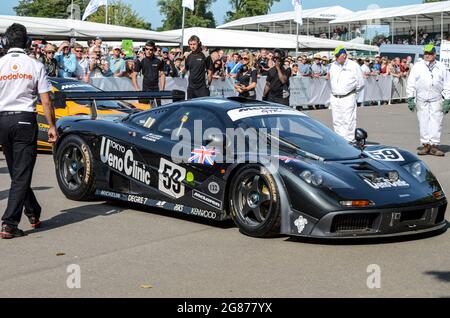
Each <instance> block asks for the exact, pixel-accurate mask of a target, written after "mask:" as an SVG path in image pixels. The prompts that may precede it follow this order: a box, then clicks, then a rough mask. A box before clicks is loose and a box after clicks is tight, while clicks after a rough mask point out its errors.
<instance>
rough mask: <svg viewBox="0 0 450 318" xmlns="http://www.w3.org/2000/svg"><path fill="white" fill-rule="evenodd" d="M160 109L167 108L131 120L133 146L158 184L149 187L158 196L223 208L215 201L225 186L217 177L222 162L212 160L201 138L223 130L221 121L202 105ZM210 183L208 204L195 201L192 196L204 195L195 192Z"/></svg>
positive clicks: (212, 156)
mask: <svg viewBox="0 0 450 318" xmlns="http://www.w3.org/2000/svg"><path fill="white" fill-rule="evenodd" d="M160 109H167V110H164V112H165V115H164V116H160V117H159V118H156V116H152V115H153V114H155V115H156V114H157V113H158V109H155V110H153V111H149V112H146V113H147V114H148V115H149V116H148V117H146V116H142V118H139V119H138V118H137V117H139V116H140V115H138V116H135V117H136V118H134V120H133V121H132V123H131V127H133V129H134V133H135V140H136V142H135V145H136V146H138V147H139V151H140V152H141V153H142V154H143V156H144V158H146V161H147V162H148V163H149V164H150V165H151V166H152V169H153V170H154V171H155V173H157V175H158V182H157V184H156V182H155V183H153V182H152V186H153V187H155V188H156V189H157V190H158V191H159V195H160V196H159V198H160V199H164V200H168V201H169V202H175V203H178V204H183V205H188V206H191V207H194V206H197V205H200V206H201V207H202V208H205V209H206V208H208V207H209V208H213V207H214V208H216V209H217V210H220V211H222V207H223V204H222V200H220V202H218V201H219V200H218V199H217V197H220V195H221V191H220V189H222V188H224V186H223V185H221V183H222V182H223V181H221V178H220V175H221V171H222V165H221V164H218V163H216V162H215V155H214V152H211V149H210V148H209V146H208V141H206V140H203V138H202V137H203V134H204V132H205V131H206V130H207V129H209V128H215V129H216V131H224V130H225V127H224V124H223V122H222V120H221V119H220V117H219V116H218V115H217V114H216V113H214V112H212V111H210V110H207V109H204V108H203V107H201V106H183V105H181V106H178V107H165V108H164V107H163V108H160ZM172 109H173V111H172ZM194 136H197V138H194ZM208 151H209V153H208ZM202 152H203V153H202ZM210 183H211V185H210V186H209V187H210V188H211V190H212V191H211V192H212V193H209V194H208V195H210V194H213V195H214V196H215V197H214V198H209V199H207V200H206V201H207V202H208V203H209V205H208V204H206V205H205V204H204V203H202V202H201V200H195V196H197V197H200V198H201V199H204V198H205V196H203V195H199V193H198V192H202V193H203V192H205V191H206V189H207V188H208V185H209V184H210ZM203 201H205V200H203Z"/></svg>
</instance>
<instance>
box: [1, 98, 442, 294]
mask: <svg viewBox="0 0 450 318" xmlns="http://www.w3.org/2000/svg"><path fill="white" fill-rule="evenodd" d="M309 114H310V115H311V116H313V117H315V118H318V119H320V120H321V121H323V122H324V123H325V124H327V125H330V124H331V115H330V112H329V111H328V110H320V111H311V112H309ZM358 117H359V118H358V120H359V121H358V126H359V127H363V128H366V129H367V130H368V132H369V141H370V142H373V143H380V144H386V145H395V146H400V147H402V148H405V149H407V150H410V151H416V148H417V147H418V145H419V144H418V124H417V119H416V117H415V115H414V114H412V113H410V112H409V111H408V110H407V107H406V106H405V105H392V106H383V107H366V108H360V109H359V113H358ZM442 144H443V145H442V149H443V150H444V151H446V152H449V151H450V146H449V145H450V115H448V116H446V117H445V123H444V133H443V141H442ZM424 160H425V162H426V163H427V164H428V165H429V166H430V167H431V168H432V170H433V171H434V173H435V174H436V175H437V177H438V178H439V180H440V182H441V184H442V185H443V186H444V188H445V190H446V192H447V194H449V193H450V153H448V154H447V157H445V158H435V157H425V158H424ZM9 182H10V180H9V176H8V170H7V168H6V162H5V160H4V157H3V154H1V155H0V211H1V213H3V211H4V209H5V207H6V203H7V197H8V189H9ZM33 187H34V189H35V192H36V195H37V197H38V200H39V201H40V202H41V205H42V206H43V209H44V212H43V220H44V221H45V222H44V227H43V229H42V230H31V229H30V226H29V224H28V223H27V220H26V218H24V219H23V220H22V224H21V228H22V229H24V230H26V232H27V233H28V236H27V237H24V238H19V239H14V240H1V241H0V255H1V257H0V297H449V296H450V257H449V256H450V231H447V232H446V233H443V234H441V235H437V236H436V235H435V236H429V237H419V238H415V239H408V240H398V239H397V240H390V241H382V242H372V241H369V242H360V243H356V242H346V243H340V244H330V243H327V242H322V241H308V240H298V239H290V238H288V237H278V238H271V239H255V238H250V237H246V236H244V235H242V234H240V233H239V231H238V230H237V228H235V227H234V226H233V224H232V222H228V223H225V224H217V223H211V222H207V221H203V220H202V219H197V218H189V217H179V216H175V215H174V213H173V212H164V211H160V210H157V211H155V210H153V211H152V210H145V209H137V208H136V207H130V206H127V205H124V204H121V205H116V204H112V203H105V202H101V201H99V202H90V203H89V202H84V203H80V202H73V201H69V200H67V199H66V198H65V197H64V196H63V195H62V193H61V192H60V190H59V188H58V185H57V182H56V178H55V173H54V166H53V162H52V157H51V156H50V155H45V154H40V155H39V158H38V162H37V166H36V169H35V174H34V180H33ZM448 215H449V212H448V211H447V218H448ZM71 264H77V265H79V266H80V267H79V268H80V270H81V276H80V277H81V288H79V289H77V288H75V289H71V288H68V287H67V284H66V281H67V279H68V277H69V275H70V274H69V273H68V272H67V269H68V266H69V265H71ZM371 264H376V265H378V266H379V269H380V278H381V279H380V286H379V287H381V288H374V289H371V288H369V287H368V286H367V279H368V277H369V275H371V273H368V272H367V270H368V266H369V265H371ZM369 269H370V268H369ZM143 287H146V288H143Z"/></svg>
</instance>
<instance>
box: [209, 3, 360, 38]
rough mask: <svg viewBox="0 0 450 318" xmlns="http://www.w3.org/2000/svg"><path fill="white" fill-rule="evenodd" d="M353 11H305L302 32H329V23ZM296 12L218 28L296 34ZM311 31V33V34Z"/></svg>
mask: <svg viewBox="0 0 450 318" xmlns="http://www.w3.org/2000/svg"><path fill="white" fill-rule="evenodd" d="M352 12H353V11H351V10H348V9H346V8H343V7H341V6H332V7H324V8H316V9H308V10H303V26H301V27H300V28H301V29H300V31H301V32H302V33H305V31H307V32H308V33H319V31H323V32H328V24H329V21H331V20H333V19H336V18H339V17H341V16H347V15H349V14H351V13H352ZM294 17H295V11H288V12H281V13H273V14H266V15H260V16H254V17H248V18H242V19H238V20H235V21H231V22H229V23H225V24H222V25H220V26H218V27H217V28H218V29H233V30H247V31H259V30H264V31H269V32H274V33H277V32H278V33H291V34H292V33H296V23H295V22H294ZM310 31H311V32H310Z"/></svg>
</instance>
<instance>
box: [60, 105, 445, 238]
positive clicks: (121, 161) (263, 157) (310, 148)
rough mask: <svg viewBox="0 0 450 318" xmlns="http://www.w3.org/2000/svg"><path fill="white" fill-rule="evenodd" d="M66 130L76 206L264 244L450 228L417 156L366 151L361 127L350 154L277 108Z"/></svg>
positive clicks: (155, 116) (329, 135) (182, 114)
mask: <svg viewBox="0 0 450 318" xmlns="http://www.w3.org/2000/svg"><path fill="white" fill-rule="evenodd" d="M67 98H75V97H74V96H72V97H67ZM78 98H83V97H80V96H79V97H78ZM57 126H58V132H59V134H60V139H59V140H58V142H57V144H56V146H55V151H54V160H55V167H56V174H57V180H58V183H59V186H60V188H61V190H62V192H63V193H64V194H65V195H66V197H67V198H69V199H72V200H89V199H91V198H94V197H102V198H107V199H113V200H122V201H127V202H132V203H137V204H142V205H146V206H150V207H155V208H163V209H166V210H170V211H174V212H177V213H185V214H189V215H194V216H199V217H204V218H208V219H213V220H218V221H221V220H225V219H228V218H231V219H232V220H233V221H234V222H235V224H236V225H237V227H238V228H239V229H240V231H241V232H242V233H244V234H246V235H250V236H254V237H266V236H271V235H274V234H286V235H289V236H303V237H316V238H367V237H390V236H400V235H408V234H417V233H424V232H431V231H437V230H442V229H444V228H445V227H446V221H445V211H446V207H447V200H446V197H445V194H444V191H443V189H442V187H441V185H440V184H439V182H438V180H437V179H436V177H435V176H434V175H433V173H432V172H431V171H430V169H429V168H428V167H427V165H426V164H424V163H423V162H422V161H420V160H419V159H418V158H417V157H416V156H415V155H413V154H411V153H409V152H408V151H405V150H402V149H399V148H396V147H391V146H379V145H377V146H368V145H366V143H365V139H366V138H367V133H366V132H365V131H364V130H362V129H358V130H357V131H356V136H355V138H356V140H357V142H356V143H355V144H349V143H348V142H346V141H345V140H344V139H342V138H341V137H340V136H338V135H337V134H335V133H334V132H333V131H332V130H330V129H329V128H327V127H326V126H324V125H323V124H321V123H320V122H318V121H316V120H314V119H312V118H310V117H309V116H307V115H305V114H303V113H301V112H298V111H296V110H293V109H292V108H288V107H284V106H281V105H278V104H272V103H268V102H258V101H252V100H246V99H242V98H238V97H232V98H228V99H225V98H204V99H195V100H191V101H183V102H175V103H173V104H170V105H167V106H163V107H158V108H154V109H152V110H149V111H144V112H140V113H136V114H129V115H126V116H125V115H120V116H115V117H109V118H101V119H99V118H97V119H92V118H89V117H88V116H80V117H65V118H62V119H61V120H59V121H58V124H57Z"/></svg>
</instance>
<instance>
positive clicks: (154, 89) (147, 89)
mask: <svg viewBox="0 0 450 318" xmlns="http://www.w3.org/2000/svg"><path fill="white" fill-rule="evenodd" d="M142 91H143V92H153V93H159V86H145V85H144V86H143V87H142ZM152 101H153V100H149V99H140V100H139V103H141V104H151V103H152ZM156 105H157V106H161V99H160V98H156Z"/></svg>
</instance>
